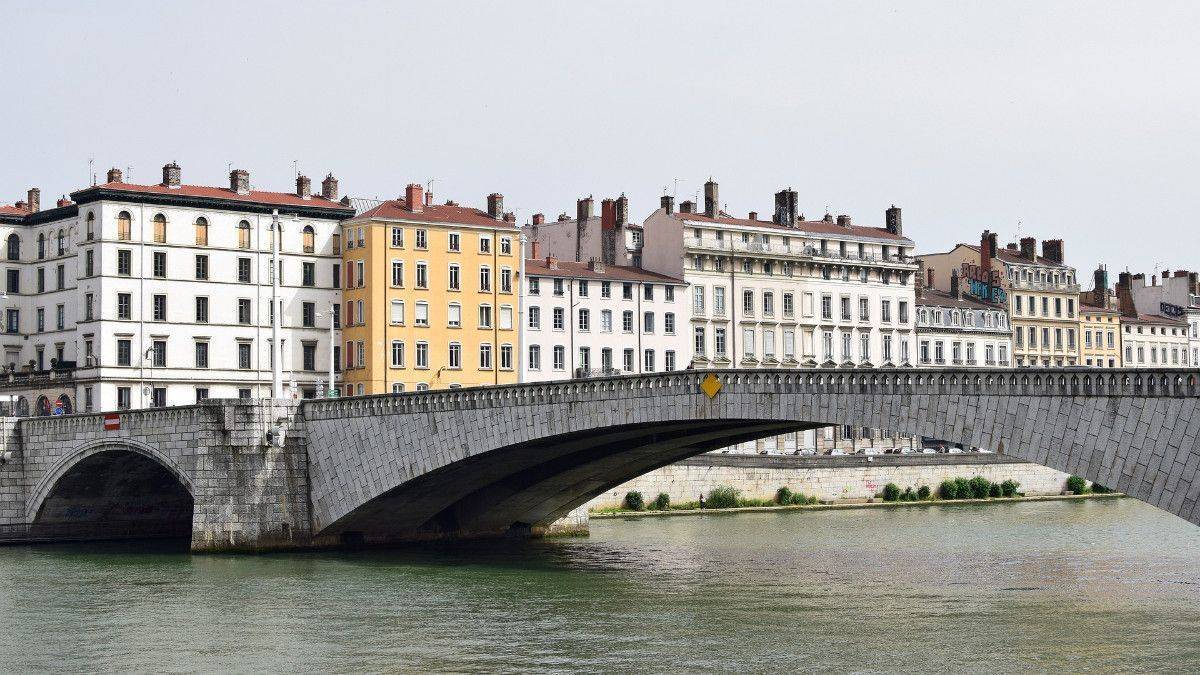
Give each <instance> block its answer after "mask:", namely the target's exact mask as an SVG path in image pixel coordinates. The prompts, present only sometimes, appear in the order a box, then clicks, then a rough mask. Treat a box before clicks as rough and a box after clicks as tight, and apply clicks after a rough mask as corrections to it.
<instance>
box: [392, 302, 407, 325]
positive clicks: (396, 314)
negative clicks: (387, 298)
mask: <svg viewBox="0 0 1200 675" xmlns="http://www.w3.org/2000/svg"><path fill="white" fill-rule="evenodd" d="M391 306H392V313H391V316H390V317H389V318H390V320H391V322H392V323H393V324H396V325H403V324H404V301H403V300H392V303H391Z"/></svg>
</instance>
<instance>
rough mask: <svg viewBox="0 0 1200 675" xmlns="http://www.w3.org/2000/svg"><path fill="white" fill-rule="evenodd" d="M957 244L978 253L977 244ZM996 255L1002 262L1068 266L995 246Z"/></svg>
mask: <svg viewBox="0 0 1200 675" xmlns="http://www.w3.org/2000/svg"><path fill="white" fill-rule="evenodd" d="M959 246H966V247H967V248H969V249H971V250H972V251H975V252H976V253H979V246H978V245H977V244H959ZM996 257H997V258H999V259H1001V260H1003V261H1004V262H1010V263H1016V264H1021V265H1033V264H1038V265H1047V266H1049V267H1063V268H1067V267H1070V266H1069V265H1066V264H1064V263H1059V262H1054V261H1053V260H1051V259H1049V258H1043V257H1042V256H1040V255H1039V256H1037V261H1036V263H1035V261H1033V260H1030V259H1029V258H1022V257H1021V254H1020V253H1019V252H1016V251H1010V250H1008V248H997V249H996Z"/></svg>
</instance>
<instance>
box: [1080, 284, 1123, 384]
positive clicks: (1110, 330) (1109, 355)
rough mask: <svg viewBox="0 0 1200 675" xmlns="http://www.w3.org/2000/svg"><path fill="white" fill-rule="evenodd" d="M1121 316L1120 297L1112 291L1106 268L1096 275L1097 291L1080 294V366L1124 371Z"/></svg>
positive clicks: (1094, 286)
mask: <svg viewBox="0 0 1200 675" xmlns="http://www.w3.org/2000/svg"><path fill="white" fill-rule="evenodd" d="M1122 323H1123V317H1122V316H1121V307H1120V302H1119V301H1118V298H1117V295H1116V294H1115V293H1113V292H1112V290H1111V289H1109V287H1108V270H1106V269H1105V268H1104V266H1103V265H1101V266H1100V267H1098V268H1097V269H1096V271H1095V272H1094V273H1093V288H1092V290H1090V291H1086V292H1084V293H1080V294H1079V335H1080V336H1081V337H1080V345H1079V364H1080V365H1083V366H1091V367H1092V368H1122V367H1124V362H1123V358H1122V354H1121V342H1122V340H1121V326H1122Z"/></svg>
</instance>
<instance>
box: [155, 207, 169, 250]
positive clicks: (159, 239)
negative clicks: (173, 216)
mask: <svg viewBox="0 0 1200 675" xmlns="http://www.w3.org/2000/svg"><path fill="white" fill-rule="evenodd" d="M154 243H156V244H165V243H167V217H166V216H164V215H163V214H161V213H160V214H158V215H157V216H154Z"/></svg>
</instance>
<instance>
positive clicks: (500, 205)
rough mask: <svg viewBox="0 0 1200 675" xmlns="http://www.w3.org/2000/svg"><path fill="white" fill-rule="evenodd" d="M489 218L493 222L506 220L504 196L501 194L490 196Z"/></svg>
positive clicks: (494, 193)
mask: <svg viewBox="0 0 1200 675" xmlns="http://www.w3.org/2000/svg"><path fill="white" fill-rule="evenodd" d="M487 205H488V211H487V212H488V217H490V218H491V219H492V220H502V219H503V218H504V195H502V194H500V193H499V192H493V193H492V194H490V195H488V198H487Z"/></svg>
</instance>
